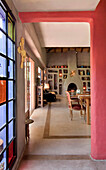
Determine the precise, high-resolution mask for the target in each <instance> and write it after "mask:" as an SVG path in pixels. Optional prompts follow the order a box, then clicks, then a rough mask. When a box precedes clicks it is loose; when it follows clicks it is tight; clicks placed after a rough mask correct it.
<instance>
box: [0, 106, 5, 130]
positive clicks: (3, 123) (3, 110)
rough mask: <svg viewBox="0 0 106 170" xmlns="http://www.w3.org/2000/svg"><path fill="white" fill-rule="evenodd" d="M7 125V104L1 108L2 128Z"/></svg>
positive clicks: (0, 124)
mask: <svg viewBox="0 0 106 170" xmlns="http://www.w3.org/2000/svg"><path fill="white" fill-rule="evenodd" d="M5 124H6V104H4V105H2V106H0V128H1V127H2V126H3V125H5Z"/></svg>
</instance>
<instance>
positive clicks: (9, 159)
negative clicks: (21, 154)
mask: <svg viewBox="0 0 106 170" xmlns="http://www.w3.org/2000/svg"><path fill="white" fill-rule="evenodd" d="M12 158H13V141H12V142H11V144H10V145H9V158H8V163H10V162H11V160H12Z"/></svg>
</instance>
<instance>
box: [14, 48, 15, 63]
mask: <svg viewBox="0 0 106 170" xmlns="http://www.w3.org/2000/svg"><path fill="white" fill-rule="evenodd" d="M14 60H15V45H14Z"/></svg>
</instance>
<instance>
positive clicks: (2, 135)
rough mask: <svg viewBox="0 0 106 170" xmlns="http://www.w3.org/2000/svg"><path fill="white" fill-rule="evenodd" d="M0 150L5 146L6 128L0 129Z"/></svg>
mask: <svg viewBox="0 0 106 170" xmlns="http://www.w3.org/2000/svg"><path fill="white" fill-rule="evenodd" d="M0 144H1V146H0V152H2V150H3V149H4V148H5V147H6V128H4V129H3V130H2V131H0Z"/></svg>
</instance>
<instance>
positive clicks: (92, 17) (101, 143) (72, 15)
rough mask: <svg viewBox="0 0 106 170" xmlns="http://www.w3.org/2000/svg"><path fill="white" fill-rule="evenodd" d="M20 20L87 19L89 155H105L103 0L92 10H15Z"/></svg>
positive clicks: (105, 36) (105, 21)
mask: <svg viewBox="0 0 106 170" xmlns="http://www.w3.org/2000/svg"><path fill="white" fill-rule="evenodd" d="M19 16H20V18H21V21H22V22H89V23H90V25H91V89H92V92H91V98H92V108H91V156H92V158H94V159H106V132H105V131H106V99H105V98H106V90H105V88H106V51H105V50H106V42H105V41H106V0H101V1H100V3H99V5H98V7H97V9H96V10H95V11H92V12H91V11H88V12H27V13H19Z"/></svg>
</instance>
